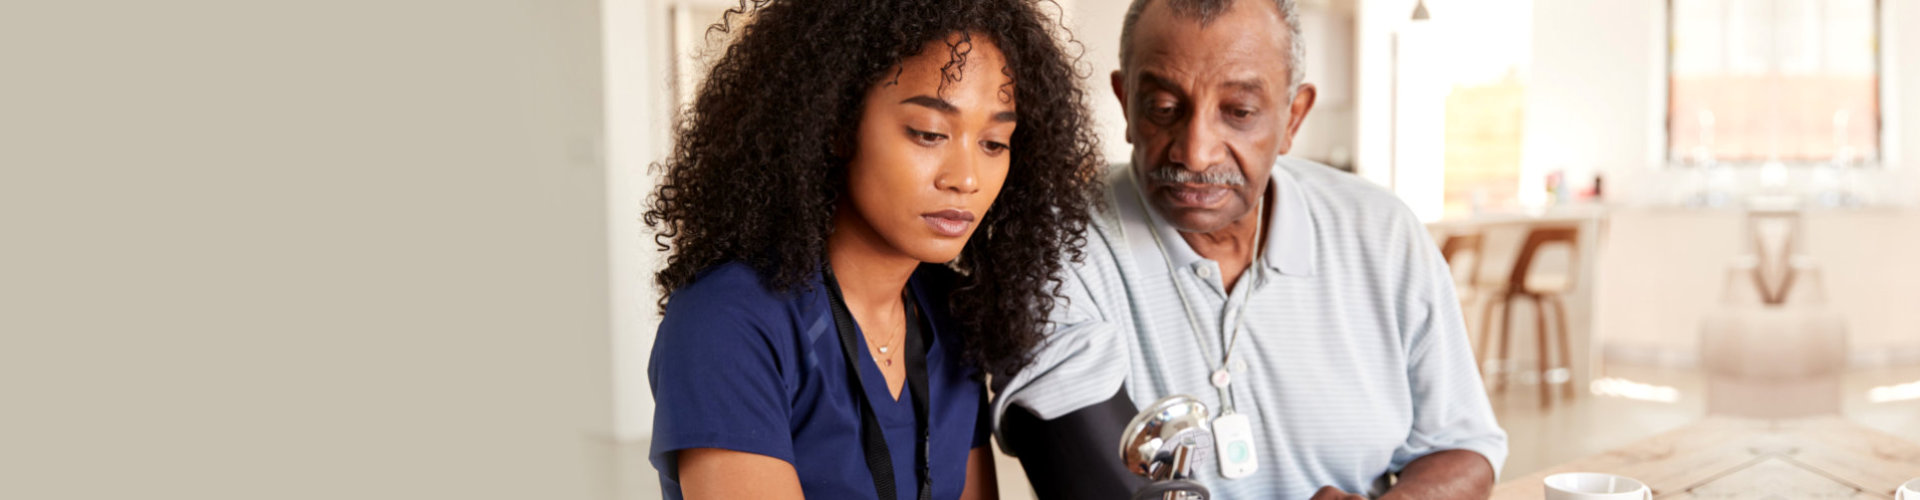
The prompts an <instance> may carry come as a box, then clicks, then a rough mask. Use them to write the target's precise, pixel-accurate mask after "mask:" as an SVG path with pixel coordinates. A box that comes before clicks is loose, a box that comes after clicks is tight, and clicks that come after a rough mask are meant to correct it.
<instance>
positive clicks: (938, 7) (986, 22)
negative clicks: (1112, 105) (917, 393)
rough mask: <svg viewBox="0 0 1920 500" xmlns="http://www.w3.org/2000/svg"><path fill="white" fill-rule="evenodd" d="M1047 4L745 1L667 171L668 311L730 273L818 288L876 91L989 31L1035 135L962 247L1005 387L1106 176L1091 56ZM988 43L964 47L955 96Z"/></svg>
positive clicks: (664, 279)
mask: <svg viewBox="0 0 1920 500" xmlns="http://www.w3.org/2000/svg"><path fill="white" fill-rule="evenodd" d="M1040 1H1044V0H808V1H790V0H751V1H746V0H743V1H742V2H741V4H740V6H739V7H738V8H735V9H731V10H729V11H728V14H727V15H726V16H725V19H724V20H722V21H721V22H720V23H719V24H717V25H715V26H714V27H713V28H711V29H710V30H709V33H710V34H711V33H731V34H733V35H735V36H734V38H733V43H732V44H731V45H730V46H728V47H727V48H726V50H725V52H724V53H722V54H720V57H719V59H718V61H716V62H715V63H714V67H713V69H712V71H711V73H709V74H708V76H707V80H706V81H705V83H704V84H702V85H701V87H700V90H699V92H698V94H697V96H696V97H695V98H694V101H693V103H692V104H691V106H690V107H689V108H687V109H685V110H684V111H683V113H682V115H681V117H680V120H679V121H678V123H677V124H676V126H675V133H676V134H677V140H676V142H675V144H674V149H673V152H672V154H671V156H669V157H668V158H667V159H666V160H665V161H664V162H663V163H660V164H656V165H655V168H656V169H660V170H662V171H664V175H663V176H662V179H661V183H660V185H659V188H658V190H657V191H656V192H655V193H654V195H653V198H652V199H651V200H650V202H649V206H648V210H647V212H646V223H647V225H648V226H649V227H651V228H653V229H654V230H656V231H657V233H656V236H655V240H654V241H655V243H657V244H659V245H660V248H661V249H662V250H669V249H670V250H671V254H670V255H669V256H668V257H667V262H666V267H665V268H664V269H663V270H661V271H660V272H659V274H658V275H656V276H655V279H656V281H657V282H658V285H659V286H660V288H661V290H662V292H663V295H662V298H661V299H660V304H661V307H662V308H664V307H665V304H666V302H667V297H668V296H670V295H671V294H672V293H673V291H674V290H677V289H679V288H681V287H684V286H686V285H688V284H689V283H692V282H693V280H694V279H695V277H696V276H697V274H698V273H699V272H701V271H703V270H706V269H708V268H711V267H715V266H718V265H720V264H724V263H727V262H730V261H739V262H743V263H745V264H747V265H748V266H750V267H752V268H754V269H755V270H756V271H757V272H758V273H759V274H760V276H761V279H762V280H763V282H764V283H766V284H767V285H768V286H769V287H770V288H774V289H776V290H788V289H793V288H795V287H798V286H801V285H804V284H805V283H808V282H809V280H810V279H811V278H812V276H813V275H814V274H815V273H817V272H819V270H820V267H821V266H822V265H823V264H824V263H825V262H826V240H827V234H828V233H829V232H830V231H831V229H832V227H833V222H832V221H833V212H834V207H835V205H836V198H837V196H839V193H840V192H841V191H842V190H843V189H844V186H845V182H846V166H847V162H848V159H847V158H845V157H843V156H842V155H837V154H835V151H848V149H846V148H845V146H846V141H849V140H852V139H853V138H854V137H855V136H856V135H857V134H855V132H854V131H856V130H858V127H859V119H860V116H861V112H862V108H861V107H862V104H863V103H864V99H865V96H866V93H867V91H868V90H869V89H870V88H872V86H873V85H875V84H877V83H880V82H884V81H888V79H890V78H893V77H895V76H896V75H897V68H898V66H899V65H900V64H901V63H902V62H903V61H904V60H906V59H907V58H909V57H912V56H914V55H915V54H917V53H919V52H920V51H921V50H922V49H923V48H924V47H926V46H927V45H928V44H929V43H931V42H934V41H938V40H945V39H947V38H948V37H949V36H952V35H956V34H957V35H962V36H970V35H975V34H978V35H984V36H985V37H988V38H990V39H991V40H992V41H993V42H994V45H996V46H998V47H999V49H1000V51H1001V52H1002V53H1003V55H1004V56H1005V59H1006V64H1007V69H1006V73H1008V76H1010V77H1011V78H1012V80H1013V85H1012V87H1011V90H1012V91H1013V93H1014V99H1015V103H1016V105H1015V113H1017V115H1018V122H1017V123H1018V124H1019V125H1018V126H1017V127H1016V128H1015V129H1014V134H1013V137H1012V138H1011V139H1012V140H1011V144H1010V146H1012V148H1011V152H1012V154H1013V157H1012V164H1011V165H1010V166H1009V168H1008V170H1007V179H1006V182H1005V184H1004V187H1002V188H1001V191H1000V195H999V198H998V199H997V200H996V201H995V202H994V205H993V208H992V209H991V210H989V211H988V212H987V214H986V216H985V217H983V218H982V219H981V222H980V227H978V228H977V229H976V230H975V231H974V233H973V237H972V238H970V239H969V240H968V241H967V244H966V246H965V247H964V248H963V250H961V254H960V259H959V261H960V262H961V263H962V264H961V265H962V267H963V268H964V269H966V270H967V272H964V273H961V275H960V276H959V277H958V278H957V280H958V282H957V283H956V286H955V288H954V289H953V290H952V294H951V296H950V308H951V309H952V311H953V317H954V318H955V320H956V321H958V322H959V323H960V324H961V326H962V327H964V328H965V329H966V331H967V332H968V334H967V335H965V339H966V340H965V344H966V345H965V346H964V348H963V352H964V355H965V358H966V359H967V360H968V361H969V362H971V363H972V364H974V365H975V366H977V367H979V368H980V369H981V370H982V371H984V372H986V373H992V374H997V375H1007V374H1012V373H1013V372H1015V371H1017V370H1019V369H1020V368H1021V367H1022V366H1025V364H1026V363H1027V362H1028V361H1029V360H1030V355H1029V351H1030V350H1031V349H1032V348H1033V347H1034V346H1035V345H1036V344H1037V343H1038V342H1039V341H1040V339H1041V335H1042V333H1043V329H1044V328H1045V327H1046V323H1047V316H1048V314H1049V312H1050V311H1051V310H1052V304H1053V301H1054V298H1055V296H1056V295H1057V293H1058V291H1059V287H1060V283H1061V281H1060V277H1059V273H1060V271H1061V265H1062V264H1061V263H1062V259H1063V258H1071V259H1074V260H1078V259H1079V258H1080V257H1081V254H1080V250H1079V248H1080V246H1081V245H1082V244H1083V243H1084V242H1085V238H1084V236H1083V233H1084V231H1085V229H1086V226H1087V223H1088V220H1089V218H1090V217H1091V214H1090V210H1091V209H1092V204H1093V203H1094V202H1095V201H1096V200H1097V197H1098V196H1099V194H1098V193H1099V186H1100V182H1101V177H1102V176H1101V175H1100V172H1102V171H1103V169H1104V165H1103V163H1102V161H1101V159H1100V157H1099V146H1098V140H1097V138H1096V136H1095V135H1094V132H1093V124H1092V122H1091V117H1090V116H1089V114H1088V112H1087V110H1086V108H1085V107H1084V106H1085V104H1084V103H1086V102H1087V99H1086V98H1087V95H1086V91H1085V90H1084V89H1083V88H1082V87H1081V83H1080V82H1081V80H1082V75H1081V74H1080V72H1078V71H1076V65H1077V61H1078V58H1077V56H1073V55H1069V54H1068V53H1067V50H1066V48H1065V47H1066V46H1067V45H1068V44H1072V43H1073V42H1071V41H1069V40H1066V39H1065V38H1066V36H1065V35H1063V36H1062V37H1061V38H1060V39H1056V38H1055V33H1062V34H1064V33H1066V30H1065V28H1064V27H1061V26H1059V25H1057V24H1056V23H1054V22H1053V21H1052V20H1051V19H1052V18H1050V17H1049V16H1048V15H1046V14H1043V13H1042V12H1041V10H1040V8H1039V2H1040ZM1047 3H1051V2H1050V1H1049V2H1047ZM1057 8H1058V6H1057V5H1055V12H1054V13H1055V14H1058V13H1059V12H1058V10H1057ZM734 30H738V31H737V32H735V31H734ZM972 46H973V45H972V44H968V43H952V44H949V45H948V47H949V48H950V50H951V51H952V55H951V58H950V59H949V63H948V64H947V66H946V67H945V68H944V69H943V71H944V72H945V73H946V75H947V78H948V79H949V81H951V80H953V79H955V78H958V75H959V74H960V73H959V71H960V63H961V62H963V61H964V58H965V56H966V52H967V51H968V50H971V47H972ZM669 243H670V244H669Z"/></svg>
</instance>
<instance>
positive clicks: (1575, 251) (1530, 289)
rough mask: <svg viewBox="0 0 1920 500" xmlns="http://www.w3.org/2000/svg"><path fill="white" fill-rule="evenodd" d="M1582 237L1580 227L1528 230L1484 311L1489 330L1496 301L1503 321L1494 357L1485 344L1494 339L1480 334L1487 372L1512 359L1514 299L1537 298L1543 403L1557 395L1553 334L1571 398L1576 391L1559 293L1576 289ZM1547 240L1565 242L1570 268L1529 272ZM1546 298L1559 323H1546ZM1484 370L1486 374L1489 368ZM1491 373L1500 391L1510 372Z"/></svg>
mask: <svg viewBox="0 0 1920 500" xmlns="http://www.w3.org/2000/svg"><path fill="white" fill-rule="evenodd" d="M1579 241H1580V230H1579V228H1574V227H1536V228H1533V229H1531V230H1529V231H1528V233H1527V240H1526V242H1525V243H1523V244H1521V247H1520V256H1519V257H1518V258H1516V259H1514V261H1513V272H1512V273H1510V274H1508V275H1507V282H1506V284H1505V285H1504V286H1501V287H1500V289H1498V290H1494V291H1492V293H1490V294H1488V295H1487V305H1486V312H1485V313H1484V314H1483V315H1482V316H1481V318H1482V319H1481V325H1483V327H1485V328H1487V331H1488V332H1491V331H1492V326H1493V324H1492V321H1493V308H1494V306H1496V305H1498V306H1500V307H1501V309H1502V310H1503V311H1504V314H1502V315H1501V321H1500V356H1499V357H1497V358H1491V359H1489V358H1487V350H1488V348H1489V347H1490V345H1489V344H1492V342H1493V336H1492V335H1483V336H1482V337H1481V338H1480V349H1479V352H1478V353H1477V354H1478V358H1479V359H1482V360H1485V361H1483V364H1482V371H1483V372H1484V371H1486V366H1487V365H1492V366H1496V367H1498V366H1502V365H1505V364H1506V363H1507V361H1508V360H1509V359H1511V358H1509V357H1508V352H1509V350H1510V348H1511V347H1512V345H1513V302H1514V300H1515V299H1517V298H1521V297H1525V298H1527V299H1528V300H1531V301H1533V309H1534V312H1535V313H1536V314H1535V315H1534V319H1535V326H1536V330H1537V331H1538V335H1539V345H1540V405H1541V406H1543V407H1544V406H1549V405H1551V403H1552V401H1553V398H1552V396H1551V394H1552V387H1551V386H1552V382H1551V381H1550V380H1549V377H1548V374H1549V373H1551V372H1552V368H1554V367H1552V366H1550V364H1551V363H1552V361H1551V360H1550V356H1548V355H1547V352H1548V349H1547V347H1548V345H1549V344H1551V343H1552V342H1550V340H1552V339H1554V338H1555V337H1558V342H1559V344H1560V349H1559V351H1560V362H1559V368H1565V369H1566V370H1567V374H1568V380H1567V382H1568V383H1567V391H1566V397H1567V398H1572V397H1573V395H1574V388H1573V383H1572V374H1573V355H1572V349H1571V347H1570V345H1571V342H1570V340H1569V337H1570V335H1569V334H1568V333H1567V305H1566V302H1565V301H1563V300H1562V299H1561V296H1562V295H1564V294H1566V293H1567V292H1570V291H1572V290H1573V286H1574V279H1573V277H1574V275H1575V274H1577V273H1578V272H1579V269H1580V267H1579V255H1580V245H1579ZM1547 245H1566V246H1567V252H1568V254H1567V273H1566V274H1565V275H1562V276H1529V272H1530V271H1532V270H1533V269H1534V261H1535V258H1536V257H1538V256H1539V255H1540V248H1541V247H1544V246H1547ZM1548 304H1551V305H1553V309H1554V310H1555V313H1554V319H1555V321H1554V326H1556V327H1558V328H1555V329H1548V328H1547V307H1546V306H1547V305H1548ZM1482 375H1483V376H1484V375H1485V373H1483V374H1482ZM1489 378H1492V380H1493V391H1494V392H1500V391H1503V390H1505V389H1506V377H1504V376H1501V377H1489Z"/></svg>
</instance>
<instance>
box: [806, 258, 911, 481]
mask: <svg viewBox="0 0 1920 500" xmlns="http://www.w3.org/2000/svg"><path fill="white" fill-rule="evenodd" d="M823 267H824V266H823ZM824 274H825V275H826V282H827V283H826V284H827V295H828V296H829V297H830V298H832V302H833V324H834V326H836V327H838V328H839V330H840V351H841V353H842V354H844V356H843V357H845V358H846V360H847V375H848V377H847V378H849V379H852V380H853V394H854V397H856V398H859V399H860V420H861V425H860V441H861V445H862V446H863V447H865V448H866V452H867V471H868V472H871V473H873V489H874V491H875V492H877V493H879V495H880V500H896V499H898V498H899V497H898V496H897V495H896V493H895V492H894V485H893V455H892V454H891V453H889V452H888V451H887V437H886V435H885V433H884V432H883V431H882V430H881V428H880V419H879V418H876V417H875V416H874V413H873V401H871V400H868V398H867V390H866V384H864V383H862V382H861V380H860V356H859V353H858V352H857V351H855V350H854V346H855V345H861V346H864V345H866V344H865V343H863V342H861V341H860V340H859V339H858V338H856V337H858V335H855V334H854V332H853V327H854V322H853V312H852V311H849V310H847V301H846V299H845V298H843V297H841V296H840V282H839V281H837V280H835V279H834V278H833V270H832V269H827V270H826V271H825V273H824ZM903 302H905V303H906V307H907V331H906V332H904V334H905V335H906V337H907V339H906V340H907V345H906V348H907V352H906V353H905V354H906V358H907V359H906V362H907V390H908V391H909V392H911V393H912V395H913V411H914V425H915V427H916V430H917V431H918V433H919V439H917V440H916V441H917V442H916V443H915V451H916V452H918V453H919V455H920V470H919V471H917V472H918V474H916V475H917V476H918V477H919V480H920V497H919V498H920V500H932V499H933V474H932V473H931V471H930V469H931V468H932V467H933V456H932V453H931V452H930V451H929V449H928V446H927V441H928V440H929V436H928V434H927V421H928V420H931V419H932V416H930V415H928V414H927V363H926V361H927V341H926V339H925V338H924V335H925V331H924V330H923V329H921V328H920V319H919V318H917V316H919V315H918V314H915V312H916V310H917V308H915V307H914V304H913V299H912V298H911V297H908V298H906V299H905V300H903Z"/></svg>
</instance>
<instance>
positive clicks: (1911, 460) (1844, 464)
mask: <svg viewBox="0 0 1920 500" xmlns="http://www.w3.org/2000/svg"><path fill="white" fill-rule="evenodd" d="M1562 472H1605V473H1609V474H1619V475H1623V476H1627V477H1632V478H1634V479H1639V480H1640V481H1642V482H1645V483H1647V485H1648V486H1650V487H1652V488H1653V496H1654V498H1658V499H1676V500H1678V499H1689V500H1691V499H1709V498H1728V499H1733V498H1740V499H1775V498H1778V499H1794V500H1799V499H1827V498H1846V499H1868V498H1873V499H1886V498H1892V497H1893V491H1894V489H1895V488H1899V487H1900V484H1901V483H1904V482H1906V481H1907V480H1909V479H1913V478H1915V477H1920V444H1914V443H1911V442H1908V441H1905V440H1901V439H1899V438H1896V437H1893V436H1890V435H1887V434H1886V433H1882V432H1880V431H1876V430H1873V429H1869V428H1867V427H1865V426H1862V425H1860V424H1856V423H1853V422H1852V421H1849V420H1846V419H1844V418H1841V417H1821V418H1812V419H1801V420H1778V421H1774V420H1753V419H1741V418H1728V417H1709V418H1707V419H1704V420H1701V421H1700V422H1696V423H1694V424H1692V425H1689V426H1686V427H1683V428H1680V429H1676V430H1674V431H1671V432H1668V433H1665V434H1661V435H1658V436H1654V437H1652V438H1648V439H1647V440H1644V441H1640V442H1637V443H1634V444H1631V445H1628V446H1626V447H1624V448H1620V449H1616V450H1613V451H1609V452H1606V453H1601V454H1599V455H1594V456H1591V457H1586V458H1583V459H1580V460H1576V461H1574V462H1572V463H1567V464H1562V465H1559V466H1556V467H1553V468H1551V469H1547V470H1544V471H1540V472H1538V473H1535V474H1533V475H1530V476H1525V477H1518V478H1512V479H1509V480H1507V481H1505V482H1502V483H1500V484H1499V485H1496V486H1494V489H1493V498H1494V499H1495V500H1521V499H1538V498H1543V497H1545V496H1546V491H1545V487H1544V486H1543V485H1542V483H1541V481H1542V480H1543V479H1546V477H1547V476H1549V475H1553V474H1558V473H1562Z"/></svg>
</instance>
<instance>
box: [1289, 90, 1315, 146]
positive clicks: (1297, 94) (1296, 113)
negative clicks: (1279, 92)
mask: <svg viewBox="0 0 1920 500" xmlns="http://www.w3.org/2000/svg"><path fill="white" fill-rule="evenodd" d="M1315 97H1318V90H1316V89H1314V88H1313V84H1311V83H1302V84H1300V86H1299V87H1298V88H1295V89H1294V90H1293V102H1292V103H1289V104H1288V106H1287V141H1286V142H1285V143H1284V144H1282V145H1281V146H1280V154H1287V152H1288V151H1291V150H1293V138H1294V136H1296V135H1298V134H1299V133H1300V125H1303V124H1305V123H1307V112H1309V111H1313V100H1314V98H1315Z"/></svg>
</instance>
